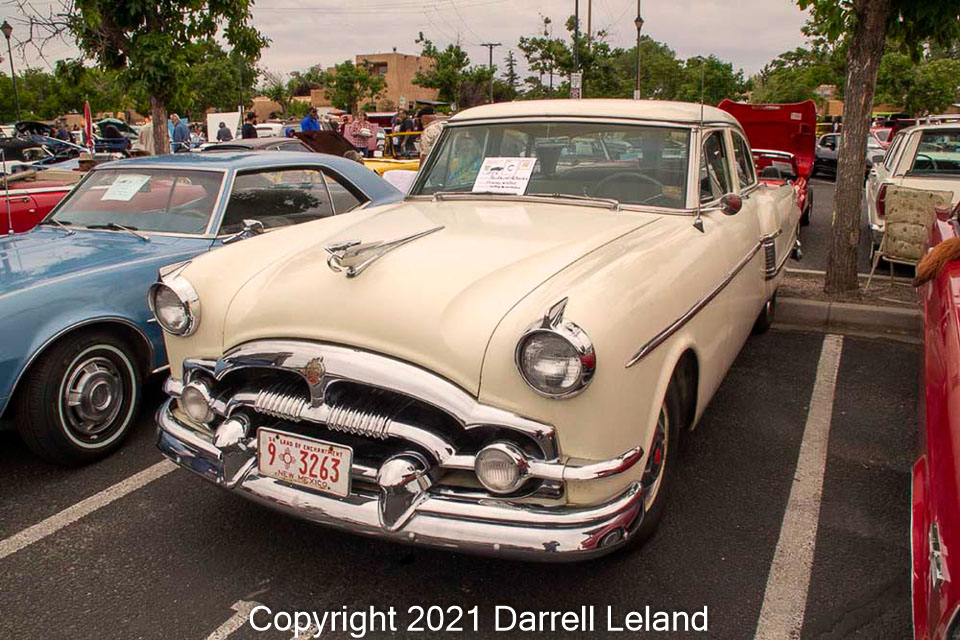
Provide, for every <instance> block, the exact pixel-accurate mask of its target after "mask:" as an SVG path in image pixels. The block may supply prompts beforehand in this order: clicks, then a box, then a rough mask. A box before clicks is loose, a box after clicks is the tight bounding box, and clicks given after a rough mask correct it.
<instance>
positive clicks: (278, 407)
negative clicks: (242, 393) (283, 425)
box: [253, 384, 310, 422]
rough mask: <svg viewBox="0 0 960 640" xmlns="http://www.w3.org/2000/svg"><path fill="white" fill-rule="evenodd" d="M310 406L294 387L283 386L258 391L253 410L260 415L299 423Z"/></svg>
mask: <svg viewBox="0 0 960 640" xmlns="http://www.w3.org/2000/svg"><path fill="white" fill-rule="evenodd" d="M309 406H310V402H309V401H308V400H306V399H305V398H304V397H303V395H302V394H301V393H300V392H299V389H298V388H297V386H296V385H292V384H291V385H285V386H279V387H275V388H273V389H267V390H263V391H260V392H259V393H258V394H257V399H256V401H255V402H254V405H253V408H254V409H255V410H257V411H259V412H260V413H263V414H266V415H268V416H273V417H274V418H282V419H284V420H290V421H291V422H300V420H301V419H302V416H303V412H304V411H305V410H306V409H307V407H309Z"/></svg>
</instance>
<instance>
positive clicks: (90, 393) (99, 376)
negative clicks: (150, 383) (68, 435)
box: [61, 356, 123, 439]
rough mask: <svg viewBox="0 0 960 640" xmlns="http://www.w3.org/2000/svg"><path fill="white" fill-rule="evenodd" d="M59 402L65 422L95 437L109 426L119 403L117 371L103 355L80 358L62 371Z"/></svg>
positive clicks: (121, 398)
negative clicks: (64, 375)
mask: <svg viewBox="0 0 960 640" xmlns="http://www.w3.org/2000/svg"><path fill="white" fill-rule="evenodd" d="M61 402H62V406H63V414H64V416H65V417H66V419H67V422H68V423H69V426H70V427H72V428H73V429H74V430H75V431H76V432H77V433H78V434H80V435H82V436H86V437H88V438H92V439H95V438H96V437H97V436H98V435H99V434H100V433H101V432H103V431H104V430H106V429H107V428H109V426H110V424H111V423H112V422H113V421H114V419H115V418H116V417H117V414H118V413H119V412H120V408H121V405H122V404H123V379H122V378H121V376H120V372H119V371H118V370H117V367H116V366H115V365H114V364H113V362H111V361H110V360H109V359H107V358H104V357H100V356H96V357H92V358H87V359H85V360H82V361H80V362H79V363H77V364H76V366H74V367H73V368H72V369H71V370H70V371H69V372H68V373H67V375H66V378H65V383H64V385H63V396H62V398H61Z"/></svg>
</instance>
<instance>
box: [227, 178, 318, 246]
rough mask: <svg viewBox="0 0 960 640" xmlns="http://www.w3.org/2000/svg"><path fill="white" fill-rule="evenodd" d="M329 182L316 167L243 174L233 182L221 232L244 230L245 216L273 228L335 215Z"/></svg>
mask: <svg viewBox="0 0 960 640" xmlns="http://www.w3.org/2000/svg"><path fill="white" fill-rule="evenodd" d="M325 182H326V180H325V175H324V174H323V172H322V171H320V170H319V169H313V168H289V169H280V170H272V171H253V172H250V173H241V174H239V175H238V176H237V177H236V178H235V179H234V181H233V191H232V193H231V194H230V201H229V202H228V203H227V211H226V213H224V216H223V224H221V225H220V233H221V234H226V233H236V232H238V231H240V230H241V229H242V228H243V221H244V220H245V219H254V220H259V221H260V222H262V223H263V226H264V227H266V228H267V229H273V228H276V227H286V226H288V225H292V224H299V223H301V222H308V221H310V220H316V219H318V218H326V217H327V216H332V215H333V206H332V204H331V202H330V194H329V193H328V192H327V186H326V184H325Z"/></svg>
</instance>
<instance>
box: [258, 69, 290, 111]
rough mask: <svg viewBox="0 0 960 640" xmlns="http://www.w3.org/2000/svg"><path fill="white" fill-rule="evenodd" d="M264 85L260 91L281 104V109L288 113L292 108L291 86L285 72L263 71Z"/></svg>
mask: <svg viewBox="0 0 960 640" xmlns="http://www.w3.org/2000/svg"><path fill="white" fill-rule="evenodd" d="M261 75H263V86H262V87H260V92H261V93H262V94H263V95H265V96H267V97H268V98H270V99H271V100H273V101H274V102H276V103H277V104H278V105H280V111H281V112H283V113H286V112H287V111H288V110H289V109H290V98H291V95H290V88H289V87H288V86H287V80H286V79H285V78H284V77H283V74H281V73H276V72H274V71H262V72H261Z"/></svg>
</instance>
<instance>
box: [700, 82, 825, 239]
mask: <svg viewBox="0 0 960 640" xmlns="http://www.w3.org/2000/svg"><path fill="white" fill-rule="evenodd" d="M717 106H718V107H719V108H721V109H723V110H724V111H726V112H727V113H729V114H731V115H732V116H733V117H735V118H736V119H737V120H738V121H739V122H740V126H742V127H743V131H744V133H746V134H747V140H749V141H750V147H751V149H752V151H753V159H754V162H755V163H756V165H757V171H759V172H760V180H761V181H763V182H766V183H769V184H774V185H777V186H779V185H782V184H784V183H785V182H788V181H792V182H793V187H794V189H796V191H797V200H798V201H799V204H800V211H801V213H802V215H801V217H800V224H802V225H804V226H806V225H808V224H810V214H811V213H812V212H813V192H812V191H811V190H810V189H809V183H810V172H811V171H812V170H813V160H814V154H815V148H816V142H817V135H816V130H817V105H816V104H814V102H813V100H807V101H805V102H797V103H792V104H747V103H744V102H733V101H732V100H724V101H723V102H721V103H720V104H719V105H717Z"/></svg>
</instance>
